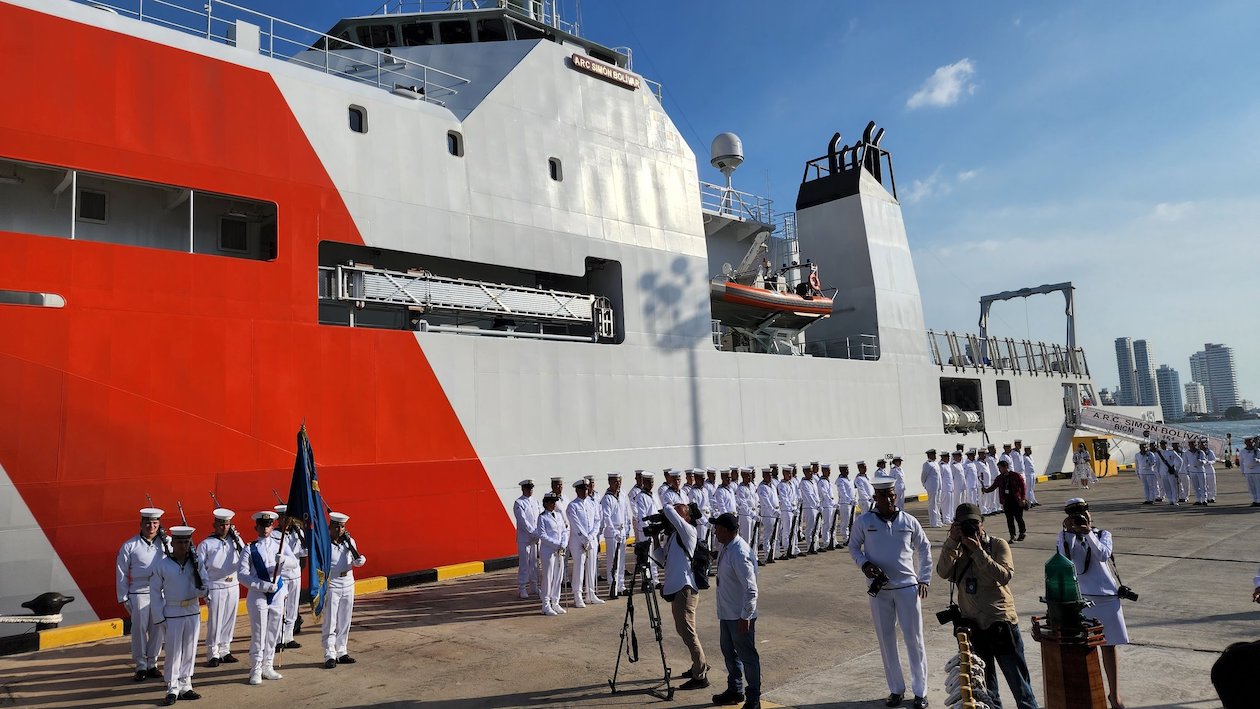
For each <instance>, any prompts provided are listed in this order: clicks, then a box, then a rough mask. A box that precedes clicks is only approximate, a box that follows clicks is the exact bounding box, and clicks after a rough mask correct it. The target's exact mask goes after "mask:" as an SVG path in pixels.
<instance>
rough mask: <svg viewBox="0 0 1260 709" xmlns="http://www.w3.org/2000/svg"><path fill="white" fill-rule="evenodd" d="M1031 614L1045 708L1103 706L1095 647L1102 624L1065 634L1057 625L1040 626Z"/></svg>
mask: <svg viewBox="0 0 1260 709" xmlns="http://www.w3.org/2000/svg"><path fill="white" fill-rule="evenodd" d="M1042 620H1044V619H1043V618H1038V617H1036V616H1034V617H1033V629H1032V635H1033V639H1034V640H1036V641H1037V642H1039V643H1041V672H1042V676H1043V680H1044V687H1043V689H1044V696H1045V702H1044V705H1043V706H1045V709H1107V693H1106V692H1105V691H1104V689H1103V677H1102V666H1101V665H1100V664H1099V657H1098V648H1099V646H1101V645H1102V644H1103V643H1104V642H1105V638H1104V636H1103V628H1102V624H1100V623H1095V624H1094V625H1093V626H1090V627H1087V628H1085V634H1084V635H1080V634H1075V635H1069V634H1065V633H1063V631H1062V629H1061V628H1055V627H1053V626H1049V625H1046V626H1042V625H1041V621H1042Z"/></svg>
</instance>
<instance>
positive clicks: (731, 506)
mask: <svg viewBox="0 0 1260 709" xmlns="http://www.w3.org/2000/svg"><path fill="white" fill-rule="evenodd" d="M738 488H739V485H732V484H727V485H718V486H717V487H715V488H713V498H712V505H713V516H714V517H717V516H719V515H722V514H725V513H727V512H730V513H731V514H733V515H736V516H738V515H739V508H738V507H737V506H736V504H735V491H736V490H737V489H738Z"/></svg>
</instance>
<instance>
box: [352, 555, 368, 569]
mask: <svg viewBox="0 0 1260 709" xmlns="http://www.w3.org/2000/svg"><path fill="white" fill-rule="evenodd" d="M366 563H367V557H366V556H363V555H362V554H360V555H359V558H357V559H355V560H354V566H355V568H358V567H360V566H363V565H364V564H366Z"/></svg>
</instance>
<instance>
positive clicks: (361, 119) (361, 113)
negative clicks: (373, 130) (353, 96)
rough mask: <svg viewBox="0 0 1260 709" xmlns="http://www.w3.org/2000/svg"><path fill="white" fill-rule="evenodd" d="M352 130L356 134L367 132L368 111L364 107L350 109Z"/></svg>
mask: <svg viewBox="0 0 1260 709" xmlns="http://www.w3.org/2000/svg"><path fill="white" fill-rule="evenodd" d="M350 130H352V131H354V132H355V133H366V132H367V111H366V110H364V108H363V107H362V106H351V107H350Z"/></svg>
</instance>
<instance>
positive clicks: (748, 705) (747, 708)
mask: <svg viewBox="0 0 1260 709" xmlns="http://www.w3.org/2000/svg"><path fill="white" fill-rule="evenodd" d="M739 709H761V700H760V699H749V700H748V701H746V702H744V706H742V707H740V708H739Z"/></svg>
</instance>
